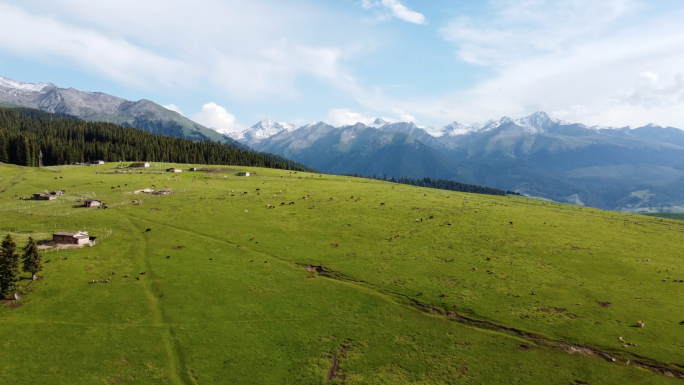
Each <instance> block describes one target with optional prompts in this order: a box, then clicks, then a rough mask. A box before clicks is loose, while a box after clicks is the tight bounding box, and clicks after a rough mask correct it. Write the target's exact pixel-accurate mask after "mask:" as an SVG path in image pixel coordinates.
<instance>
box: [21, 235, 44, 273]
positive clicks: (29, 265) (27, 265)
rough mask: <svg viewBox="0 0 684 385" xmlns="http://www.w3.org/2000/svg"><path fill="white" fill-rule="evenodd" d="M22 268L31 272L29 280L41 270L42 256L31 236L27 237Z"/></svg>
mask: <svg viewBox="0 0 684 385" xmlns="http://www.w3.org/2000/svg"><path fill="white" fill-rule="evenodd" d="M23 262H24V267H23V270H24V271H26V272H29V273H31V280H33V281H35V280H36V274H37V273H38V272H39V271H41V270H43V258H42V257H41V255H40V252H39V251H38V245H36V241H34V240H33V238H31V237H29V239H28V244H27V245H26V247H25V248H24V257H23Z"/></svg>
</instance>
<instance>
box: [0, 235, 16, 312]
mask: <svg viewBox="0 0 684 385" xmlns="http://www.w3.org/2000/svg"><path fill="white" fill-rule="evenodd" d="M18 277H19V254H17V244H16V243H14V240H13V239H12V236H11V235H9V234H7V236H6V237H5V239H4V240H3V241H2V254H0V293H1V294H2V296H3V297H7V296H10V295H13V296H14V299H17V278H18Z"/></svg>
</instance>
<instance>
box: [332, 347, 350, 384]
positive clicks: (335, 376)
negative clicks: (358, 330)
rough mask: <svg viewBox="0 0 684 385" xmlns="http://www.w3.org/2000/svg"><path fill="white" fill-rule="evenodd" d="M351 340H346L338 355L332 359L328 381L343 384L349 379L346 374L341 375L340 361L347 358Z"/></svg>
mask: <svg viewBox="0 0 684 385" xmlns="http://www.w3.org/2000/svg"><path fill="white" fill-rule="evenodd" d="M351 342H352V341H351V340H346V341H345V342H344V343H343V344H342V346H340V348H339V349H338V352H337V355H334V356H333V358H332V362H331V366H330V371H329V372H328V381H332V380H340V381H341V382H342V383H344V381H345V380H346V379H347V377H346V376H345V375H344V374H340V373H339V371H340V361H341V360H342V359H344V358H345V353H346V352H347V351H349V349H350V348H349V343H351Z"/></svg>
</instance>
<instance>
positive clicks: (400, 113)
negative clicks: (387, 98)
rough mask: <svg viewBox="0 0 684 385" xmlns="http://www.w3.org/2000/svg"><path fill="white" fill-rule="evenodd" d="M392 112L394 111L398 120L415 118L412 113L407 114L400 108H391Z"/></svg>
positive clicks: (410, 120)
mask: <svg viewBox="0 0 684 385" xmlns="http://www.w3.org/2000/svg"><path fill="white" fill-rule="evenodd" d="M392 112H394V113H395V114H396V115H397V116H398V117H399V121H400V122H415V121H416V118H415V117H414V116H413V115H409V114H407V113H406V111H404V110H403V109H401V108H392Z"/></svg>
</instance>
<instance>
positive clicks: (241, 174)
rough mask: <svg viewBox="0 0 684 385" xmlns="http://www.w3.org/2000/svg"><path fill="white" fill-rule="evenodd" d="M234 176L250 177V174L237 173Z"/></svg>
mask: <svg viewBox="0 0 684 385" xmlns="http://www.w3.org/2000/svg"><path fill="white" fill-rule="evenodd" d="M235 175H237V176H250V175H252V174H250V173H248V172H239V173H237V174H235Z"/></svg>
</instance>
